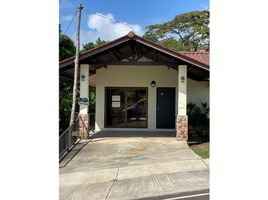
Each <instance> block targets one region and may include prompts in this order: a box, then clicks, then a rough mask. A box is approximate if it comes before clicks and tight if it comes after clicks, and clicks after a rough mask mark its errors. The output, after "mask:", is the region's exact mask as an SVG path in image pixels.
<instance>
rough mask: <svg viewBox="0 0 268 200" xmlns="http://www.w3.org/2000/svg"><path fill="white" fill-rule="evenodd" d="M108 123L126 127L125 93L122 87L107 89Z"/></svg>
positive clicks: (113, 125)
mask: <svg viewBox="0 0 268 200" xmlns="http://www.w3.org/2000/svg"><path fill="white" fill-rule="evenodd" d="M106 125H107V126H108V127H109V126H110V127H125V95H124V89H122V88H116V89H107V90H106Z"/></svg>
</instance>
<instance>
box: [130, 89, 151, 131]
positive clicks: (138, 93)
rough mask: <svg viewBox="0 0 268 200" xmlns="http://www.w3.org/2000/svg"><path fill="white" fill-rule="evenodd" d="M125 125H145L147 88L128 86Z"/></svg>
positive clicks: (139, 126) (133, 126)
mask: <svg viewBox="0 0 268 200" xmlns="http://www.w3.org/2000/svg"><path fill="white" fill-rule="evenodd" d="M126 95H127V127H131V128H146V127H147V90H146V89H145V88H128V89H127V92H126Z"/></svg>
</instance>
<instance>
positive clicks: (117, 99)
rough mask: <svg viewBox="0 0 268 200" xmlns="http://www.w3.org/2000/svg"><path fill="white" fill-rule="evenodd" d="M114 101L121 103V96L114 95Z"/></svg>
mask: <svg viewBox="0 0 268 200" xmlns="http://www.w3.org/2000/svg"><path fill="white" fill-rule="evenodd" d="M112 101H120V95H112Z"/></svg>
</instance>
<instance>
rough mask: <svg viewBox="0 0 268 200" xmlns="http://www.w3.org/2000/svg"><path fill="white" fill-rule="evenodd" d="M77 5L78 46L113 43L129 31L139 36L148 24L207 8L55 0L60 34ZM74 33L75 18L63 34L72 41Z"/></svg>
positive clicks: (144, 1)
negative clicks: (79, 24) (78, 23)
mask: <svg viewBox="0 0 268 200" xmlns="http://www.w3.org/2000/svg"><path fill="white" fill-rule="evenodd" d="M79 3H82V4H83V6H84V9H83V10H82V17H81V43H82V44H83V43H86V42H91V41H93V42H94V41H95V40H96V39H97V38H98V37H101V39H104V40H113V39H116V38H117V37H120V36H122V35H125V34H126V33H128V32H129V31H130V30H133V31H134V32H135V33H137V34H138V35H142V34H143V33H144V32H145V30H146V29H145V27H146V26H148V25H152V24H157V23H163V22H166V21H169V20H171V19H172V18H174V16H175V15H177V14H180V13H185V12H189V11H194V10H207V9H209V0H165V1H164V0H131V1H127V0H87V1H86V0H80V1H78V0H59V15H60V16H59V22H60V24H61V29H62V31H63V33H64V32H65V31H66V29H67V27H68V25H69V24H70V21H71V19H72V17H73V16H74V14H75V11H76V9H77V5H78V4H79ZM75 31H76V18H75V19H74V20H73V22H72V24H71V25H70V27H69V29H68V30H67V31H66V34H67V35H69V36H70V37H71V38H72V39H74V38H75Z"/></svg>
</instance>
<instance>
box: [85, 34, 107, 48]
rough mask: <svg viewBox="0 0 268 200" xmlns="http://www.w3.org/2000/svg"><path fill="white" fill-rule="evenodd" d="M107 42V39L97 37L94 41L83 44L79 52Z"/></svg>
mask: <svg viewBox="0 0 268 200" xmlns="http://www.w3.org/2000/svg"><path fill="white" fill-rule="evenodd" d="M107 42H108V41H105V40H101V39H100V37H98V39H97V40H96V41H95V43H93V42H89V43H86V44H83V49H82V51H81V52H85V51H87V50H90V49H93V48H95V47H99V46H101V45H103V44H106V43H107Z"/></svg>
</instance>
